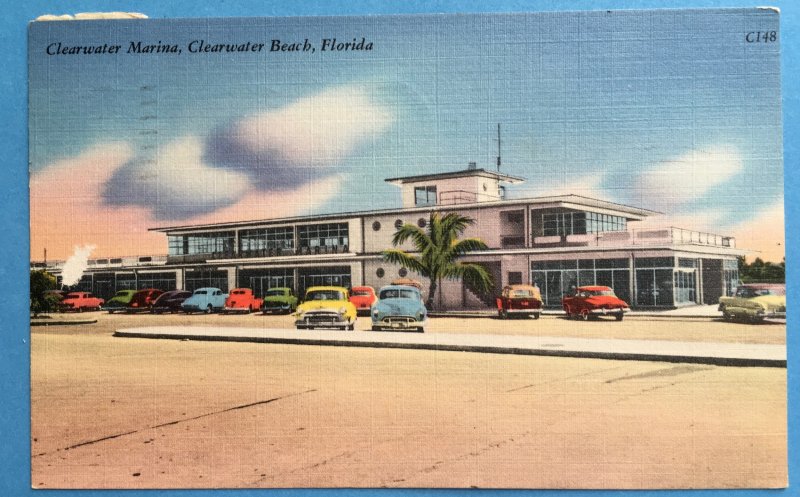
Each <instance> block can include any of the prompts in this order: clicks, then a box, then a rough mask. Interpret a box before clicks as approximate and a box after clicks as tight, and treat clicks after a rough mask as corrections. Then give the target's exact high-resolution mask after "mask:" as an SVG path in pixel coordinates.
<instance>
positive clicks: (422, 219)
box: [417, 217, 428, 228]
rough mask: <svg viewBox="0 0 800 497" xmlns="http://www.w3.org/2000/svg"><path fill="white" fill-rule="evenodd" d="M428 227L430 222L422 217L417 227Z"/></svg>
mask: <svg viewBox="0 0 800 497" xmlns="http://www.w3.org/2000/svg"><path fill="white" fill-rule="evenodd" d="M427 225H428V221H426V220H425V218H424V217H421V218H419V219H418V220H417V226H419V227H420V228H424V227H425V226H427Z"/></svg>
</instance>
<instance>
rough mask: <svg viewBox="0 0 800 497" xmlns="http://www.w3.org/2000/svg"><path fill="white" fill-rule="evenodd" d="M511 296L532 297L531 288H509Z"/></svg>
mask: <svg viewBox="0 0 800 497" xmlns="http://www.w3.org/2000/svg"><path fill="white" fill-rule="evenodd" d="M509 295H510V296H511V297H533V291H532V290H511V292H510V294H509Z"/></svg>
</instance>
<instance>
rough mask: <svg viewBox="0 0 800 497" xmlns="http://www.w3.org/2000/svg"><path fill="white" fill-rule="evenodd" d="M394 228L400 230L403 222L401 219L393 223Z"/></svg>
mask: <svg viewBox="0 0 800 497" xmlns="http://www.w3.org/2000/svg"><path fill="white" fill-rule="evenodd" d="M394 227H395V228H397V229H400V228H402V227H403V220H402V219H398V220H397V221H395V222H394Z"/></svg>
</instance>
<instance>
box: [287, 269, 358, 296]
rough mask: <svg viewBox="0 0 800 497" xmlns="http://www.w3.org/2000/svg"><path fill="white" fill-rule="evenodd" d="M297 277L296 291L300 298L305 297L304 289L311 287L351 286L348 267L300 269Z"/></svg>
mask: <svg viewBox="0 0 800 497" xmlns="http://www.w3.org/2000/svg"><path fill="white" fill-rule="evenodd" d="M298 277H299V280H300V281H299V282H298V286H299V288H298V289H297V291H298V292H299V294H300V295H301V296H304V295H305V292H306V288H308V287H312V286H343V287H345V288H350V286H351V283H350V266H332V267H315V268H301V269H300V270H299V274H298Z"/></svg>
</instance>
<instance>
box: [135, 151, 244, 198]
mask: <svg viewBox="0 0 800 497" xmlns="http://www.w3.org/2000/svg"><path fill="white" fill-rule="evenodd" d="M139 174H140V176H139V177H140V178H141V179H142V180H143V181H146V182H148V183H149V186H148V188H150V189H151V191H155V192H157V199H156V201H157V202H158V203H160V204H161V206H162V208H163V206H164V205H165V204H166V205H169V206H174V207H177V208H179V210H183V207H186V206H194V205H202V206H217V207H221V206H227V205H230V204H231V203H233V202H235V201H236V200H237V199H239V198H240V197H241V196H242V195H244V194H245V193H246V192H247V191H248V190H250V188H251V186H250V182H249V180H248V178H247V176H246V175H245V174H242V173H239V172H236V171H231V170H227V169H222V168H217V167H212V166H209V165H208V164H206V163H205V162H204V161H203V142H202V140H201V139H200V138H198V137H196V136H186V137H184V138H181V139H179V140H176V141H173V142H171V143H169V144H167V145H166V146H164V147H161V148H160V149H159V151H158V154H157V155H156V160H155V161H148V162H146V163H145V164H144V166H143V167H142V168H141V169H140V171H139ZM190 210H191V209H190Z"/></svg>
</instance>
